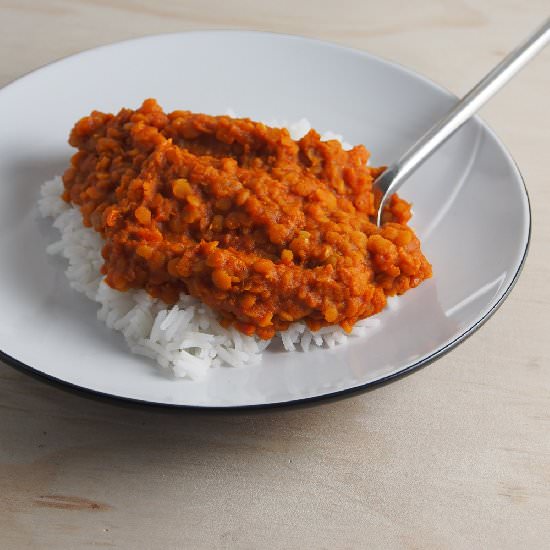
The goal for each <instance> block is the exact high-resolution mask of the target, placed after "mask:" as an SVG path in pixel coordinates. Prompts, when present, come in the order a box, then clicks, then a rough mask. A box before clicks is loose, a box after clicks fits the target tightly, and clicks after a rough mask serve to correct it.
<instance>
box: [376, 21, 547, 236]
mask: <svg viewBox="0 0 550 550" xmlns="http://www.w3.org/2000/svg"><path fill="white" fill-rule="evenodd" d="M548 42H550V18H548V19H546V21H545V22H544V23H543V24H542V26H540V27H539V28H538V29H537V30H536V31H535V32H534V33H533V34H531V35H530V36H529V38H527V40H525V42H523V43H522V44H520V45H519V46H518V47H517V48H516V49H515V50H513V51H512V52H511V53H509V54H508V55H507V56H506V57H505V58H504V59H503V60H502V61H501V62H500V63H499V64H498V65H497V66H496V67H495V68H494V69H492V70H491V71H490V72H489V73H488V74H487V75H486V76H484V77H483V78H482V79H481V80H480V81H479V82H478V83H477V84H476V85H475V86H474V87H473V88H472V89H471V90H470V91H469V92H468V93H467V94H466V95H465V96H464V97H463V98H462V99H461V100H460V101H459V102H458V103H457V104H456V105H455V106H454V107H453V108H452V109H451V110H450V111H449V112H448V113H447V114H446V115H445V116H444V117H443V118H442V119H441V120H439V121H438V122H436V123H435V124H434V125H433V126H432V127H431V128H430V129H429V130H428V131H427V132H426V133H425V134H424V135H423V136H422V137H421V138H420V139H419V140H418V141H417V142H416V143H415V144H414V145H413V146H412V147H411V148H410V149H408V150H407V151H406V152H405V153H404V154H403V155H402V156H401V158H399V159H398V160H397V161H396V162H394V163H393V164H391V165H390V166H388V167H387V168H386V170H385V171H384V172H382V174H380V176H378V178H376V181H375V182H374V189H375V190H378V191H379V192H380V193H381V199H380V204H379V206H378V212H377V215H376V224H377V225H378V226H380V225H381V221H382V211H383V209H384V206H385V204H386V203H387V201H388V199H389V198H390V197H391V195H393V194H394V193H395V192H396V191H397V190H398V189H399V188H400V187H401V185H403V183H404V182H405V180H406V179H407V178H408V177H409V176H410V175H411V174H412V173H413V172H414V171H415V170H416V169H417V168H418V167H419V166H420V165H421V164H422V163H423V162H424V161H425V160H426V159H427V158H428V157H429V156H430V155H431V154H432V153H433V152H434V151H435V150H437V149H438V148H439V147H440V146H441V145H442V144H443V143H444V142H445V141H446V140H447V139H448V138H449V137H450V136H452V135H453V134H454V133H455V132H456V131H457V130H458V129H459V128H460V127H461V126H462V125H463V124H464V123H465V122H466V121H468V120H469V119H470V118H471V117H472V115H474V114H475V113H476V112H477V111H478V109H480V108H481V106H482V105H484V104H485V102H486V101H487V100H489V99H490V98H491V97H492V96H493V95H494V94H495V93H496V92H497V91H498V90H500V88H502V86H504V84H506V82H508V80H510V79H511V78H512V77H513V76H514V75H515V74H516V73H517V72H518V71H519V70H520V69H521V68H522V67H523V66H524V65H526V64H527V62H529V61H530V60H531V59H532V58H533V57H535V55H537V54H538V53H539V52H540V51H541V50H542V49H543V48H544V47H545V46H546V45H547V44H548Z"/></svg>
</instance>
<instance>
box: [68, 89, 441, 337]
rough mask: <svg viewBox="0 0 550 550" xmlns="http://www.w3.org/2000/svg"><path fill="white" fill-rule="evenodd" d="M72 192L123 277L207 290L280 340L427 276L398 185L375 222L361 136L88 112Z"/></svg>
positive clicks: (347, 317)
mask: <svg viewBox="0 0 550 550" xmlns="http://www.w3.org/2000/svg"><path fill="white" fill-rule="evenodd" d="M69 143H70V144H71V145H72V146H74V147H76V148H77V149H78V152H77V153H75V155H74V156H73V157H72V160H71V166H70V167H69V168H68V169H67V170H66V172H65V174H64V176H63V181H64V185H65V192H64V195H63V198H64V199H65V200H66V201H68V202H72V203H74V204H76V205H79V207H80V210H81V212H82V216H83V221H84V224H85V225H86V226H91V227H93V228H94V229H95V230H96V231H98V232H99V233H100V234H101V236H102V237H103V239H104V240H105V246H104V248H103V252H102V253H103V258H104V260H105V263H104V266H103V268H102V273H103V274H105V276H106V281H107V283H108V284H109V285H110V286H112V287H113V288H115V289H118V290H121V291H125V290H127V289H130V288H143V289H146V290H147V292H149V294H151V295H152V296H153V297H156V298H159V299H161V300H163V301H164V302H166V303H167V304H173V303H175V302H176V301H177V299H178V297H179V295H180V293H182V292H184V293H189V294H191V295H193V296H195V297H198V298H200V299H201V300H202V301H203V302H204V303H206V304H208V305H209V306H210V307H212V308H213V309H214V310H215V311H217V312H218V313H219V314H220V316H221V319H222V322H223V323H224V324H234V326H236V327H237V328H238V329H239V330H241V331H242V332H244V333H245V334H249V335H251V334H257V335H259V336H260V337H261V338H270V337H272V336H273V335H274V333H275V332H276V331H278V330H284V329H286V328H287V327H288V326H289V324H290V323H292V322H294V321H298V320H303V321H305V322H307V324H308V326H309V327H310V328H312V329H314V330H315V329H318V328H320V327H322V326H324V325H329V324H330V325H332V324H339V325H341V326H342V327H343V328H344V329H345V330H346V331H349V330H351V328H352V327H353V325H354V323H356V322H357V321H358V320H359V319H363V318H365V317H368V316H369V315H373V314H375V313H377V312H379V311H380V310H381V309H382V308H383V307H384V306H385V303H386V296H389V295H395V294H402V293H404V292H406V291H407V290H408V289H410V288H413V287H416V286H417V285H419V284H420V283H421V282H422V281H423V280H424V279H426V278H428V277H430V276H431V266H430V264H429V262H428V261H427V260H426V258H425V257H424V255H423V254H422V252H421V250H420V243H419V241H418V238H417V237H416V235H415V234H414V232H413V230H412V229H411V228H410V227H408V225H407V222H408V220H409V218H410V216H411V213H410V205H409V204H408V203H407V202H405V201H404V200H402V199H400V198H399V197H397V196H396V195H394V196H393V197H392V199H391V201H390V203H389V205H388V207H387V208H386V210H385V212H384V218H383V222H384V223H383V226H382V227H381V228H377V227H376V225H375V224H374V223H373V216H374V214H375V210H376V197H375V193H374V192H373V187H372V184H373V181H374V179H375V178H376V177H377V176H378V175H379V174H380V173H381V171H382V170H383V168H372V167H369V166H367V165H366V163H367V160H368V157H369V153H368V151H367V150H366V149H365V147H364V146H362V145H358V146H356V147H354V148H353V149H351V150H350V151H345V150H343V149H342V146H341V144H340V143H339V142H337V141H333V140H331V141H321V139H320V136H319V134H318V133H317V132H315V131H314V130H311V131H310V132H309V133H308V134H307V135H305V136H304V137H303V138H302V139H300V140H297V141H294V140H292V139H291V137H290V135H289V133H288V131H287V130H286V129H279V128H271V127H269V126H266V125H264V124H261V123H258V122H253V121H251V120H249V119H235V118H231V117H229V116H208V115H204V114H194V113H191V112H189V111H174V112H172V113H168V114H167V113H164V112H163V110H162V109H161V108H160V107H159V105H158V104H157V102H156V101H155V100H153V99H148V100H146V101H145V102H144V103H143V105H142V106H141V107H140V108H139V109H138V110H136V111H133V110H130V109H122V110H121V111H120V112H119V113H118V114H117V115H113V114H106V113H101V112H98V111H94V112H92V113H91V114H90V115H89V116H87V117H84V118H82V119H81V120H79V121H78V122H77V123H76V125H75V126H74V128H73V129H72V131H71V135H70V138H69Z"/></svg>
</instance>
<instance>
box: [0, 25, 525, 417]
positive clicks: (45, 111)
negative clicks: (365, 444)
mask: <svg viewBox="0 0 550 550" xmlns="http://www.w3.org/2000/svg"><path fill="white" fill-rule="evenodd" d="M146 97H156V98H157V99H158V100H159V102H160V104H161V105H162V106H163V107H164V108H165V109H166V110H172V109H176V108H183V109H190V110H194V111H202V112H205V113H210V114H216V113H223V112H225V111H226V109H227V108H228V107H230V108H232V109H233V110H235V111H236V112H237V113H239V114H240V115H243V116H249V117H251V118H255V119H267V120H269V119H278V120H287V121H294V120H298V119H300V118H302V117H306V118H308V119H309V121H310V122H311V123H312V124H313V126H314V127H315V128H316V129H318V130H320V131H325V130H332V131H334V132H337V133H340V134H343V135H344V137H345V139H346V140H347V141H349V142H351V143H364V144H365V145H366V146H367V148H368V149H370V150H371V151H372V153H373V156H372V163H373V164H375V165H376V164H385V163H388V162H390V161H391V160H393V159H395V158H396V157H397V156H398V155H399V154H400V153H402V152H403V151H404V149H405V148H406V147H407V146H408V145H409V144H411V143H412V142H413V141H414V140H415V138H417V137H418V136H419V135H420V134H421V133H422V132H423V131H424V130H426V129H427V128H428V127H429V126H430V125H431V124H432V123H433V122H434V121H435V120H436V119H437V118H438V117H439V116H441V115H442V114H443V113H444V112H445V111H446V110H447V109H448V108H449V106H450V105H451V104H452V103H453V102H454V101H455V98H454V97H453V96H452V95H451V94H449V93H448V92H446V91H444V90H442V89H441V88H439V87H438V86H436V85H435V84H433V83H431V82H430V81H428V80H426V79H424V78H422V77H420V76H418V75H416V74H414V73H412V72H410V71H408V70H406V69H403V68H402V67H399V66H396V65H394V64H391V63H388V62H386V61H382V60H380V59H378V58H376V57H373V56H371V55H368V54H366V53H363V52H358V51H354V50H350V49H347V48H343V47H340V46H336V45H333V44H327V43H324V42H318V41H315V40H309V39H305V38H300V37H294V36H283V35H275V34H266V33H255V32H240V31H238V32H235V31H208V32H190V33H182V34H169V35H161V36H151V37H147V38H142V39H138V40H131V41H128V42H122V43H119V44H113V45H111V46H106V47H102V48H97V49H94V50H91V51H87V52H84V53H81V54H78V55H75V56H72V57H69V58H67V59H64V60H61V61H58V62H56V63H53V64H51V65H48V66H46V67H44V68H42V69H39V70H37V71H35V72H33V73H31V74H29V75H27V76H25V77H23V78H21V79H19V80H17V81H15V82H13V83H12V84H10V85H8V86H7V87H5V88H4V89H2V90H1V91H0V120H1V121H2V131H1V133H0V304H1V308H0V349H1V350H2V358H3V359H4V361H5V362H7V363H9V364H13V365H15V366H22V367H24V368H25V369H27V370H30V371H32V372H34V373H38V374H42V375H45V376H46V377H49V378H52V379H56V380H59V381H62V382H65V383H66V384H69V385H72V386H76V387H78V388H82V389H86V390H90V391H92V392H99V393H101V394H107V395H110V396H116V397H119V398H125V399H131V400H139V401H144V402H148V403H157V404H168V405H180V406H199V407H235V406H254V405H268V404H281V403H289V402H295V401H299V400H306V399H310V398H315V397H320V396H326V395H329V394H336V393H339V392H343V391H347V390H351V389H354V388H360V387H366V386H368V385H370V384H373V383H376V382H379V381H382V380H387V379H389V378H392V377H394V376H396V375H398V374H401V373H404V372H406V371H408V370H411V369H413V368H415V367H419V366H421V365H423V364H425V363H427V362H429V361H431V360H433V359H435V358H436V357H438V356H440V355H441V354H443V353H445V352H446V351H448V350H450V349H451V348H452V347H454V346H455V345H456V344H457V343H459V342H460V341H461V340H463V339H464V338H465V337H466V336H468V335H469V334H471V333H472V332H473V331H474V330H475V329H476V328H477V327H478V326H479V325H480V324H481V323H482V322H483V321H484V320H486V319H487V318H488V317H489V316H490V314H491V313H492V312H494V311H495V309H496V308H497V307H498V306H499V305H500V304H501V303H502V301H503V300H504V298H505V297H506V295H507V294H508V292H509V291H510V289H511V287H512V286H513V284H514V282H515V280H516V278H517V277H518V274H519V272H520V270H521V267H522V264H523V261H524V259H525V255H526V251H527V247H528V242H529V232H530V212H529V203H528V198H527V194H526V190H525V187H524V185H523V182H522V179H521V176H520V174H519V172H518V169H517V167H516V166H515V164H514V162H513V160H512V158H511V157H510V155H509V154H508V153H507V151H506V150H505V149H504V147H503V145H502V144H501V143H500V142H499V140H498V139H497V138H496V137H495V135H494V134H493V133H492V132H491V131H490V130H489V129H488V128H487V126H486V125H485V124H483V123H482V122H480V121H479V120H477V119H476V120H472V121H470V122H469V123H468V124H467V125H466V126H465V127H464V128H463V129H462V130H461V131H460V132H459V133H458V134H457V135H456V136H455V137H454V138H452V139H451V140H450V141H449V142H448V143H447V144H446V145H445V146H444V147H443V148H442V149H441V150H440V151H439V152H438V153H437V154H436V155H435V156H434V157H433V158H432V159H431V160H430V161H429V162H428V163H427V164H426V165H425V166H424V167H423V168H422V169H421V170H419V171H418V172H417V173H416V174H415V176H414V177H413V178H411V180H410V182H409V183H408V184H407V185H406V186H405V187H404V188H403V191H402V193H401V194H402V196H403V197H404V198H406V199H408V200H410V201H412V202H413V205H414V212H415V215H414V218H413V224H412V225H413V227H414V228H415V230H416V231H417V233H418V235H419V237H420V239H421V242H422V246H423V250H424V252H425V254H426V256H427V257H428V259H429V260H430V261H431V262H432V264H433V269H434V277H433V279H431V280H429V281H427V282H425V283H423V284H422V285H421V286H420V287H419V288H417V289H415V290H413V291H411V292H408V293H407V294H406V295H404V296H402V297H401V298H399V300H398V301H397V303H398V304H399V307H398V308H397V309H395V310H386V311H384V312H382V313H381V314H380V319H381V320H382V321H383V322H382V325H381V328H379V329H376V330H374V331H373V332H372V333H371V335H370V336H368V337H365V338H355V339H349V341H348V342H349V343H348V344H347V345H345V346H343V347H339V348H337V349H335V350H316V351H312V352H310V353H308V354H304V353H301V352H294V353H283V352H277V351H267V352H266V353H265V354H264V360H263V362H262V364H261V366H258V367H250V368H244V369H232V368H217V369H212V371H211V373H210V375H209V377H208V378H207V379H206V380H205V381H203V382H190V381H187V380H173V379H170V378H167V377H164V376H163V375H162V374H159V371H158V370H157V369H156V368H155V366H154V365H153V364H151V362H150V361H148V360H147V359H144V358H141V357H138V356H135V355H132V354H130V352H129V351H128V349H127V348H126V345H125V343H124V341H123V338H122V336H121V335H120V334H119V333H111V332H110V331H109V330H108V329H107V328H106V327H105V326H104V325H103V324H101V323H100V322H99V321H97V319H96V308H97V306H96V304H94V303H92V302H90V301H88V300H87V299H86V298H85V297H84V296H82V295H80V294H77V293H76V292H74V291H72V290H71V289H70V288H69V285H68V282H67V281H66V279H65V276H64V274H63V271H62V269H63V267H62V265H61V263H60V262H59V261H57V260H56V259H52V258H50V257H48V256H47V255H46V251H45V249H46V245H47V244H48V243H49V242H52V241H53V240H54V239H55V233H54V231H53V230H51V229H50V228H49V227H48V224H47V222H45V221H43V220H39V217H38V214H37V209H36V201H37V199H38V196H39V187H40V184H41V183H42V182H43V181H44V180H47V179H49V178H51V177H52V176H54V175H55V174H60V173H62V172H63V170H64V167H65V166H66V165H67V162H68V159H69V156H70V155H71V148H70V147H69V146H68V145H67V135H68V132H69V130H70V128H71V127H72V125H73V123H74V122H75V121H76V120H77V119H78V118H79V117H81V116H83V115H85V114H87V113H89V111H90V110H92V109H99V110H103V111H117V110H118V109H119V108H121V107H122V106H128V107H133V108H136V107H137V106H138V105H139V104H140V103H141V101H142V100H143V99H144V98H146Z"/></svg>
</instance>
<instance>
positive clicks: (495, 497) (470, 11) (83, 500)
mask: <svg viewBox="0 0 550 550" xmlns="http://www.w3.org/2000/svg"><path fill="white" fill-rule="evenodd" d="M406 5H408V6H409V7H404V6H406ZM548 12H549V5H548V1H547V0H539V1H536V0H530V1H521V0H510V1H508V2H506V3H504V2H500V1H497V0H490V1H489V0H483V1H478V2H466V1H457V0H454V1H445V2H442V1H440V0H420V1H415V2H410V3H406V2H402V1H401V0H385V1H384V2H372V1H366V0H341V1H339V2H315V1H314V0H307V1H301V2H297V1H294V0H278V1H277V2H270V1H268V0H264V1H261V2H250V1H247V0H237V1H232V2H231V1H229V2H223V1H222V0H220V1H215V0H208V1H205V0H192V1H179V2H178V1H176V0H163V1H162V2H158V3H156V2H146V1H145V0H143V1H132V0H119V1H116V2H115V1H114V0H110V1H109V0H102V1H100V0H96V1H93V0H88V1H69V0H55V1H53V0H52V1H49V2H42V1H40V0H32V1H31V0H17V1H16V0H12V1H10V0H0V31H1V32H0V43H1V45H2V49H1V51H2V52H3V55H2V61H1V62H0V84H5V83H7V82H9V81H10V80H12V79H13V78H16V77H18V76H20V75H22V74H24V73H25V72H27V71H29V70H31V69H33V68H35V67H38V66H40V65H42V64H44V63H46V62H48V61H51V60H53V59H57V58H59V57H62V56H65V55H68V54H71V53H74V52H77V51H80V50H83V49H86V48H90V47H93V46H96V45H99V44H105V43H108V42H113V41H117V40H121V39H124V38H128V37H133V36H140V35H144V34H151V33H161V32H169V31H179V30H186V29H191V28H214V27H222V28H227V27H240V28H253V29H264V30H273V31H281V32H288V33H296V34H304V35H308V36H315V37H318V38H322V39H327V40H332V41H335V42H339V43H343V44H347V45H350V46H354V47H356V48H364V49H367V50H369V51H371V52H373V53H374V54H378V55H381V56H383V57H385V58H388V59H391V60H394V61H397V62H399V63H402V64H404V65H406V66H409V67H411V68H412V69H414V70H417V71H419V72H420V73H422V74H424V75H427V76H428V77H430V78H432V79H433V80H435V81H437V82H439V83H441V84H443V85H444V86H446V87H448V88H449V89H451V90H453V91H455V92H456V93H458V94H460V93H463V92H465V91H466V90H467V88H468V86H469V85H470V84H472V83H473V82H475V81H476V80H477V79H478V77H480V76H481V75H482V74H484V72H485V71H486V70H488V69H489V68H490V67H491V66H492V65H493V64H495V63H496V62H497V61H498V60H499V59H500V58H501V57H502V56H503V54H504V53H505V52H506V51H508V50H509V49H510V48H511V47H513V46H514V45H515V44H516V43H517V42H518V41H519V40H521V39H522V38H523V37H524V36H525V35H526V34H527V33H529V32H530V31H531V30H532V29H533V28H534V27H535V26H536V25H537V24H538V23H539V22H540V21H541V20H542V19H543V18H544V17H545V16H547V15H548ZM549 90H550V49H548V50H546V51H545V52H543V53H542V54H541V55H540V56H539V57H538V58H537V59H536V60H535V61H534V62H533V63H532V64H531V65H529V67H527V68H526V69H525V70H524V71H523V72H522V74H521V75H520V76H519V77H518V78H517V79H515V80H514V81H513V82H512V83H511V84H509V85H508V87H507V88H506V89H505V90H503V91H502V92H501V93H500V94H499V95H498V96H497V97H496V98H495V99H494V100H493V101H492V102H491V103H490V104H489V105H488V106H487V107H486V108H485V110H484V111H483V113H482V116H483V117H484V118H485V120H487V122H489V124H490V125H491V126H492V127H493V128H494V129H495V131H496V132H497V133H498V134H499V136H501V137H502V139H503V140H504V142H505V143H506V145H507V146H508V147H509V149H510V151H511V152H512V154H513V156H514V157H515V159H516V160H517V162H518V164H519V166H520V167H521V169H522V171H523V174H524V176H525V179H526V181H527V184H528V187H529V192H530V196H531V201H532V207H533V215H534V230H533V237H532V244H531V251H530V254H529V258H528V261H527V265H526V267H525V270H524V273H523V275H522V277H521V279H520V281H519V283H518V284H517V287H516V289H515V290H514V291H513V293H512V295H511V296H510V298H509V299H508V300H507V301H506V303H505V304H504V305H503V307H502V308H501V309H500V310H499V311H498V313H497V314H496V315H495V317H494V318H493V319H492V320H491V321H490V322H489V323H488V324H487V325H486V326H484V327H483V328H482V329H481V330H480V331H479V332H478V333H477V334H475V335H474V336H473V337H472V338H471V339H469V340H468V341H467V342H465V343H464V344H463V345H461V346H460V347H459V348H458V349H456V350H455V351H453V352H452V353H451V354H450V355H448V356H446V357H444V358H442V359H440V360H439V361H437V362H436V363H435V364H433V365H431V366H429V367H427V368H425V369H422V370H421V371H419V372H416V373H414V374H413V375H411V376H407V377H405V378H403V379H400V380H398V381H396V382H394V383H392V384H389V385H387V386H384V387H380V388H378V389H375V390H374V391H370V392H368V393H365V394H363V395H356V396H353V397H350V398H348V399H343V400H339V401H331V402H327V403H325V404H323V405H320V406H311V407H307V408H298V409H296V408H293V409H288V410H285V409H275V410H267V411H257V412H245V413H233V414H207V413H199V412H186V411H179V412H178V411H171V410H159V409H148V408H137V407H122V406H120V405H118V404H117V403H114V402H96V401H93V400H88V399H83V398H82V397H80V396H78V395H75V394H72V393H67V392H64V391H61V390H59V389H57V388H53V387H50V386H48V385H46V384H43V383H40V382H38V381H37V380H34V379H33V378H30V377H28V376H26V375H24V374H21V373H19V372H17V371H15V370H13V369H11V368H9V367H7V366H5V365H0V541H1V542H0V547H2V548H7V549H11V548H50V549H65V548H67V549H69V548H71V549H72V548H82V547H114V548H162V549H166V548H178V549H181V548H193V549H194V548H267V547H271V548H365V547H376V548H389V547H396V548H499V549H501V548H543V547H546V548H548V547H549V545H550V334H549V333H550V287H549V281H550V221H549V220H550V218H549V216H548V210H549V209H550V170H549V168H548V163H549V157H550V130H549V128H550V102H549V100H548V97H549V95H548V94H549ZM0 131H1V130H0Z"/></svg>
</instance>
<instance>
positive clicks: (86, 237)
mask: <svg viewBox="0 0 550 550" xmlns="http://www.w3.org/2000/svg"><path fill="white" fill-rule="evenodd" d="M273 125H275V124H273ZM310 128H311V126H310V124H309V122H308V121H307V120H305V119H302V120H300V121H299V122H297V123H296V124H292V125H289V126H288V129H289V131H290V133H291V135H292V137H293V138H294V139H299V138H300V137H302V136H303V135H304V134H306V133H307V132H308V131H309V129H310ZM323 139H338V140H339V141H341V142H342V143H343V146H344V148H346V149H349V148H350V147H351V146H350V145H349V144H347V143H344V142H343V140H342V137H341V136H339V135H337V134H332V133H327V134H325V135H324V136H323ZM62 192H63V183H62V181H61V178H60V177H59V176H58V177H55V178H54V179H52V180H50V181H47V182H45V183H44V184H43V185H42V189H41V199H40V201H39V210H40V213H41V215H42V216H43V217H45V218H46V217H48V218H53V226H54V227H55V228H56V229H57V230H58V231H59V233H60V234H61V238H60V240H59V241H56V242H54V243H53V244H50V245H49V246H48V247H47V252H48V254H52V255H60V256H62V257H64V258H66V259H67V260H68V266H67V268H66V270H65V275H66V276H67V279H68V280H69V282H70V285H71V287H72V288H74V289H75V290H76V291H78V292H81V293H83V294H85V295H86V296H87V297H88V298H89V299H91V300H93V301H95V302H97V303H98V304H99V305H100V306H101V307H100V308H99V310H98V312H97V317H98V319H100V320H101V321H103V322H104V323H105V324H106V325H107V327H108V328H110V329H112V330H116V331H119V332H121V333H122V334H123V335H124V338H125V339H126V342H127V343H128V346H129V348H130V350H131V351H132V352H134V353H137V354H139V355H144V356H146V357H149V358H151V359H152V360H153V361H155V362H156V363H157V364H158V365H160V366H161V367H163V368H165V369H170V370H171V371H172V373H173V374H174V376H176V377H187V378H190V379H200V378H202V377H204V376H205V375H206V374H207V373H208V371H209V369H210V368H211V367H216V366H221V365H226V366H232V367H243V366H247V365H254V364H257V363H258V362H259V361H260V360H261V358H262V352H263V351H264V350H265V349H266V348H267V347H268V346H269V345H270V344H271V343H273V342H274V341H275V340H280V341H281V342H282V344H283V347H284V349H285V350H287V351H295V350H297V351H299V350H301V351H303V352H307V351H310V350H311V349H312V348H315V347H328V348H333V347H335V346H337V345H340V344H343V343H345V342H346V340H347V338H348V335H347V334H346V333H345V332H344V330H343V329H342V328H340V327H339V326H330V327H323V328H322V329H320V330H318V331H316V332H312V331H310V330H309V328H308V327H307V325H306V324H305V323H302V322H297V323H293V324H292V325H291V326H290V327H289V328H288V330H286V331H284V332H281V333H279V334H277V336H276V337H275V338H273V339H272V340H269V341H265V340H261V339H259V338H257V337H255V336H254V337H251V336H245V335H244V334H242V333H240V332H239V331H237V330H236V329H234V328H229V329H225V328H223V327H222V326H221V325H220V324H219V323H218V321H217V315H216V314H215V313H214V312H213V311H212V310H211V309H210V308H209V307H208V306H205V305H204V304H202V303H201V302H200V301H199V300H197V299H195V298H193V297H192V296H186V295H182V296H181V297H180V300H179V302H178V303H177V304H176V305H174V306H173V307H172V308H167V307H166V305H165V304H164V303H163V302H160V301H159V300H154V299H152V298H151V297H150V296H149V295H148V294H147V293H146V292H145V291H143V290H133V291H127V292H119V291H117V290H114V289H112V288H111V287H109V286H108V285H107V284H106V283H105V282H104V277H103V276H102V275H101V274H100V268H101V266H102V264H103V259H102V257H101V248H102V246H103V241H102V239H101V237H100V236H99V235H98V234H97V232H96V231H94V230H93V229H91V228H87V227H84V225H83V224H82V216H81V214H80V210H79V209H78V208H77V207H74V206H71V205H69V204H67V203H66V202H65V201H63V200H62V199H61V193H62ZM379 324H380V321H379V319H375V318H368V319H364V320H362V321H359V322H358V323H357V324H356V325H355V327H354V329H353V331H352V333H351V335H352V336H362V335H363V334H365V332H366V331H367V330H368V329H372V328H375V327H377V326H378V325H379Z"/></svg>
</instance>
